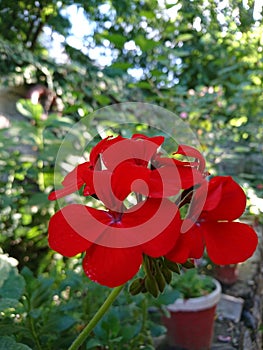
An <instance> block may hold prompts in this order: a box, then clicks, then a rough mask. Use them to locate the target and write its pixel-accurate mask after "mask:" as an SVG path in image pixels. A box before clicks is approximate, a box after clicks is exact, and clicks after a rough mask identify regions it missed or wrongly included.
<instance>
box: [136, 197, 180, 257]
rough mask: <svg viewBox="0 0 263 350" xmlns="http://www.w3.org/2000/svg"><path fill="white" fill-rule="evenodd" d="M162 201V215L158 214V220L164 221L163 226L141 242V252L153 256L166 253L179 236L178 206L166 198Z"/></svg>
mask: <svg viewBox="0 0 263 350" xmlns="http://www.w3.org/2000/svg"><path fill="white" fill-rule="evenodd" d="M163 203H164V207H163V209H162V210H163V211H164V215H162V213H160V214H158V215H159V220H161V221H162V220H163V221H164V223H165V227H164V228H163V230H162V231H161V230H160V231H161V232H160V233H159V234H158V235H157V236H156V237H154V238H153V239H152V240H150V241H148V242H147V243H144V244H143V252H144V253H145V254H147V255H149V256H151V257H153V258H158V257H160V256H163V255H165V254H167V253H168V252H169V251H170V250H171V249H172V247H173V246H174V244H175V242H177V240H178V238H179V236H180V229H181V217H180V212H179V210H178V208H177V207H176V205H175V204H173V203H172V202H170V201H168V200H167V201H165V202H163ZM166 218H167V219H168V220H167V221H166ZM171 218H172V219H171ZM169 221H170V222H169Z"/></svg>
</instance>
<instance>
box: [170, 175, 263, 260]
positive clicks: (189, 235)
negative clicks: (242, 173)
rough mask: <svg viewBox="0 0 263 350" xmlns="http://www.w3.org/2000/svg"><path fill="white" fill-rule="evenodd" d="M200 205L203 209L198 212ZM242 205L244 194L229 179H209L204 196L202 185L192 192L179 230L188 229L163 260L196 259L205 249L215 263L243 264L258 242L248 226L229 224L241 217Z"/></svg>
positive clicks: (235, 223)
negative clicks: (190, 200) (188, 209)
mask: <svg viewBox="0 0 263 350" xmlns="http://www.w3.org/2000/svg"><path fill="white" fill-rule="evenodd" d="M206 195H207V197H206V198H205V196H206ZM200 206H203V208H202V211H201V213H200ZM245 206H246V196H245V193H244V192H243V190H242V188H241V187H240V186H239V185H238V184H237V183H236V182H235V181H234V180H233V179H232V178H231V177H229V176H226V177H223V176H216V177H214V178H212V179H211V180H210V182H209V184H208V192H207V193H206V190H205V184H203V185H202V186H201V187H200V188H199V189H197V190H196V192H195V194H194V197H193V201H192V204H191V207H190V212H189V214H188V216H187V219H186V220H185V222H184V223H183V225H182V228H183V227H186V226H187V225H189V226H191V227H190V229H189V230H187V232H185V233H181V235H180V238H179V240H178V241H177V243H176V245H175V247H174V249H173V250H172V251H171V252H169V253H168V254H167V258H168V259H169V260H172V261H175V262H185V261H186V260H187V259H188V258H200V257H201V256H202V254H203V251H204V247H205V246H206V249H207V253H208V255H209V257H210V258H211V260H212V261H213V262H214V263H216V264H219V265H226V264H235V263H238V262H242V261H245V260H246V259H247V258H249V257H250V256H251V255H252V254H253V252H254V251H255V249H256V247H257V243H258V239H257V235H256V233H255V232H254V230H253V229H252V228H251V227H249V226H248V225H246V224H243V223H240V222H233V220H235V219H238V218H239V217H240V216H241V215H242V213H243V211H244V209H245ZM184 225H185V226H184ZM189 226H188V227H189Z"/></svg>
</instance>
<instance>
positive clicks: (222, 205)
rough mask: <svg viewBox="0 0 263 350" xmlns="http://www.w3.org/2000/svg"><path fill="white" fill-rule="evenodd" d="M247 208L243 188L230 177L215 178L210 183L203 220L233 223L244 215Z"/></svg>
mask: <svg viewBox="0 0 263 350" xmlns="http://www.w3.org/2000/svg"><path fill="white" fill-rule="evenodd" d="M213 202H214V203H216V204H217V205H216V206H215V205H214V204H213ZM245 207H246V195H245V193H244V191H243V190H242V188H241V187H240V186H239V185H238V184H237V183H236V182H235V181H234V180H233V179H232V178H231V177H230V176H215V177H214V178H212V179H211V180H210V181H209V185H208V194H207V199H206V203H205V205H204V207H203V210H202V211H203V213H202V215H201V218H204V219H206V220H229V221H232V220H235V219H237V218H239V217H240V216H241V215H242V214H243V212H244V210H245Z"/></svg>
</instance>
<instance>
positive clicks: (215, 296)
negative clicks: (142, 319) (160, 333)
mask: <svg viewBox="0 0 263 350" xmlns="http://www.w3.org/2000/svg"><path fill="white" fill-rule="evenodd" d="M214 283H215V286H216V289H215V290H214V291H213V292H211V293H210V294H208V295H206V296H202V297H197V298H190V299H186V300H184V299H177V300H176V301H175V302H174V304H171V305H168V306H167V308H168V310H169V312H170V315H171V317H170V318H167V317H165V318H164V319H163V321H164V324H165V326H166V327H167V342H168V344H169V345H170V346H175V347H177V348H180V349H187V350H208V349H211V344H212V340H213V331H214V319H215V310H216V305H217V303H218V301H219V299H220V296H221V286H220V283H219V282H218V281H216V280H214Z"/></svg>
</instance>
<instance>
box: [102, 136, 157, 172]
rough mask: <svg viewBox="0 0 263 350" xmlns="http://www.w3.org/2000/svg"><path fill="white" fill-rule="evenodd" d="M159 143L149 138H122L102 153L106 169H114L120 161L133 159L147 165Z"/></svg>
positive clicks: (138, 163)
mask: <svg viewBox="0 0 263 350" xmlns="http://www.w3.org/2000/svg"><path fill="white" fill-rule="evenodd" d="M158 147H159V145H158V144H156V143H155V142H153V141H151V138H149V139H122V140H120V142H117V143H115V144H112V145H111V147H108V148H107V149H106V150H105V151H104V152H103V154H102V158H103V162H104V164H105V165H106V167H107V168H108V170H111V171H114V169H115V168H116V167H117V166H118V165H119V164H121V163H123V162H127V161H133V162H134V163H136V164H137V165H141V166H145V167H147V165H148V163H149V161H150V160H151V158H152V156H153V155H154V154H155V153H156V151H157V149H158Z"/></svg>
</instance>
